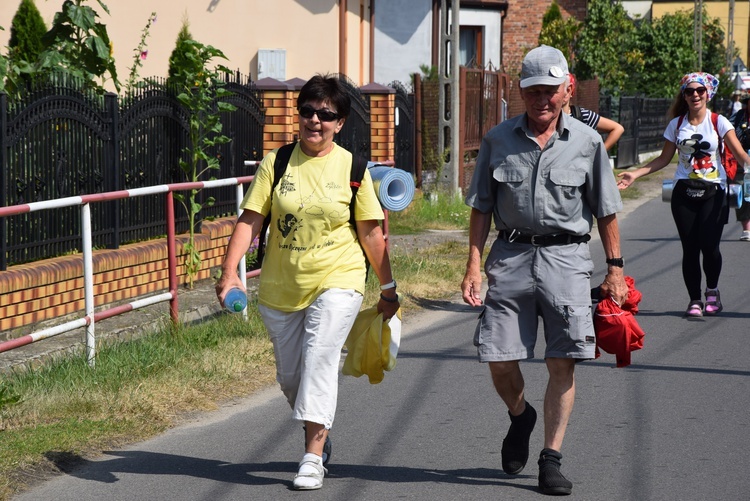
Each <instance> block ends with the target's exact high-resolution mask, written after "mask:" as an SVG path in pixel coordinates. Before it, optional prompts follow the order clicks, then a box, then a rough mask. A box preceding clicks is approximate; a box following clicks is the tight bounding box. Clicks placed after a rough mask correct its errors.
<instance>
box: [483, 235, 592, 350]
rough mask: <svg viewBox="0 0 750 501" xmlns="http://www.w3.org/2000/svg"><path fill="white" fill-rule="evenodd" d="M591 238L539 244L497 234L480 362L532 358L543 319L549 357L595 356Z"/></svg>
mask: <svg viewBox="0 0 750 501" xmlns="http://www.w3.org/2000/svg"><path fill="white" fill-rule="evenodd" d="M593 270H594V263H593V262H592V261H591V255H590V253H589V247H588V243H577V244H567V245H552V246H548V247H535V246H533V245H531V244H519V243H510V242H507V241H505V240H504V239H497V240H496V241H495V243H493V244H492V249H491V250H490V253H489V256H488V257H487V261H486V263H485V273H486V274H487V280H488V286H489V290H488V291H487V296H486V298H485V300H484V309H483V311H482V313H480V315H479V323H478V324H477V328H476V331H475V333H474V345H475V346H476V347H477V351H478V354H479V361H480V362H502V361H508V360H523V359H527V358H534V346H535V345H536V339H537V330H538V327H539V318H540V317H541V319H542V322H543V325H544V338H545V340H546V343H547V347H546V349H545V353H544V357H545V358H576V359H593V358H594V356H595V355H594V350H595V347H596V341H595V337H594V324H593V320H592V313H591V285H590V283H591V274H592V273H593Z"/></svg>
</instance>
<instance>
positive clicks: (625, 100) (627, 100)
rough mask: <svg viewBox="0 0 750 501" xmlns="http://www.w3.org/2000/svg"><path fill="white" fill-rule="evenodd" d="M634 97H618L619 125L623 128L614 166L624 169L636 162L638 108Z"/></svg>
mask: <svg viewBox="0 0 750 501" xmlns="http://www.w3.org/2000/svg"><path fill="white" fill-rule="evenodd" d="M637 99H638V98H636V97H625V96H623V97H621V98H620V117H619V122H620V125H622V127H623V128H624V129H625V132H623V134H622V136H621V137H620V141H618V143H617V160H616V162H615V167H617V168H618V169H625V168H627V167H630V166H631V165H635V164H637V163H638V113H636V111H637V109H638V103H637Z"/></svg>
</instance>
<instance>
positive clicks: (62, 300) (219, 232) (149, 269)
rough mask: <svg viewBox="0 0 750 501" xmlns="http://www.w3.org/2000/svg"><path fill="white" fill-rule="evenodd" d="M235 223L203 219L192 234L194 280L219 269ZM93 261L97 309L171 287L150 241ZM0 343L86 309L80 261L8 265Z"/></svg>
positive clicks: (98, 254) (180, 260)
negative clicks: (196, 265) (196, 258)
mask: <svg viewBox="0 0 750 501" xmlns="http://www.w3.org/2000/svg"><path fill="white" fill-rule="evenodd" d="M233 227H234V222H233V221H232V219H231V218H226V219H222V220H217V221H204V222H203V223H202V231H201V233H199V234H196V238H195V245H196V247H197V248H198V250H199V251H200V253H201V269H200V271H199V272H198V276H197V277H196V279H197V280H205V279H208V278H210V276H211V270H212V269H213V268H216V267H218V266H220V265H221V262H222V259H223V257H224V253H225V250H226V245H227V243H228V241H229V236H230V235H231V232H232V228H233ZM186 240H187V237H186V236H178V237H177V275H178V279H179V282H180V284H185V283H186V282H187V277H186V274H185V266H184V261H185V255H184V253H183V246H184V244H185V242H186ZM93 262H94V270H95V273H94V299H95V305H96V309H97V311H99V310H100V309H102V307H103V306H104V305H110V304H113V303H117V302H123V301H124V302H127V300H129V299H130V300H132V299H134V298H136V297H139V296H143V295H152V294H156V293H159V292H166V291H168V289H169V270H168V268H167V244H166V241H165V240H163V239H162V240H151V241H148V242H141V243H137V244H131V245H127V246H123V247H122V248H120V249H105V250H97V251H95V252H94V256H93ZM0 291H2V293H0V332H1V333H0V340H6V339H10V338H12V337H16V336H15V335H11V334H12V333H10V332H8V331H9V330H14V329H19V328H22V327H24V326H28V325H31V324H36V323H38V322H42V321H45V320H49V319H53V318H57V317H61V316H65V315H70V314H73V313H79V314H80V316H82V315H83V312H84V311H85V304H84V297H83V259H82V258H81V256H80V255H75V256H63V257H58V258H54V259H47V260H44V261H37V262H34V263H29V264H23V265H18V266H12V267H10V268H9V269H8V270H7V271H4V272H2V273H0Z"/></svg>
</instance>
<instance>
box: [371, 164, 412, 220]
mask: <svg viewBox="0 0 750 501" xmlns="http://www.w3.org/2000/svg"><path fill="white" fill-rule="evenodd" d="M369 170H370V176H371V177H372V182H373V185H374V186H375V193H376V194H377V196H378V200H380V205H382V206H383V208H384V209H386V210H389V211H395V212H398V211H402V210H404V209H406V208H407V207H408V206H409V204H410V203H411V201H412V200H413V199H414V189H415V188H414V179H413V178H412V177H411V174H409V173H408V172H406V171H404V170H401V169H396V168H393V167H386V166H383V165H374V166H372V167H369Z"/></svg>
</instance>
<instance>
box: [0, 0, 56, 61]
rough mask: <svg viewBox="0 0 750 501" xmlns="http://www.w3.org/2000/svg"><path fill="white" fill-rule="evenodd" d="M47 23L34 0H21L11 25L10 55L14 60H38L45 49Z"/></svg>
mask: <svg viewBox="0 0 750 501" xmlns="http://www.w3.org/2000/svg"><path fill="white" fill-rule="evenodd" d="M46 32H47V25H46V24H44V19H42V15H41V14H40V13H39V9H37V7H36V4H35V3H34V0H21V3H20V4H19V5H18V10H17V11H16V14H15V15H14V16H13V21H11V25H10V40H9V41H8V55H9V57H10V58H11V59H13V60H16V61H18V60H20V61H36V60H37V59H38V58H39V54H41V53H42V51H44V43H43V42H42V37H44V34H45V33H46Z"/></svg>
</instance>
